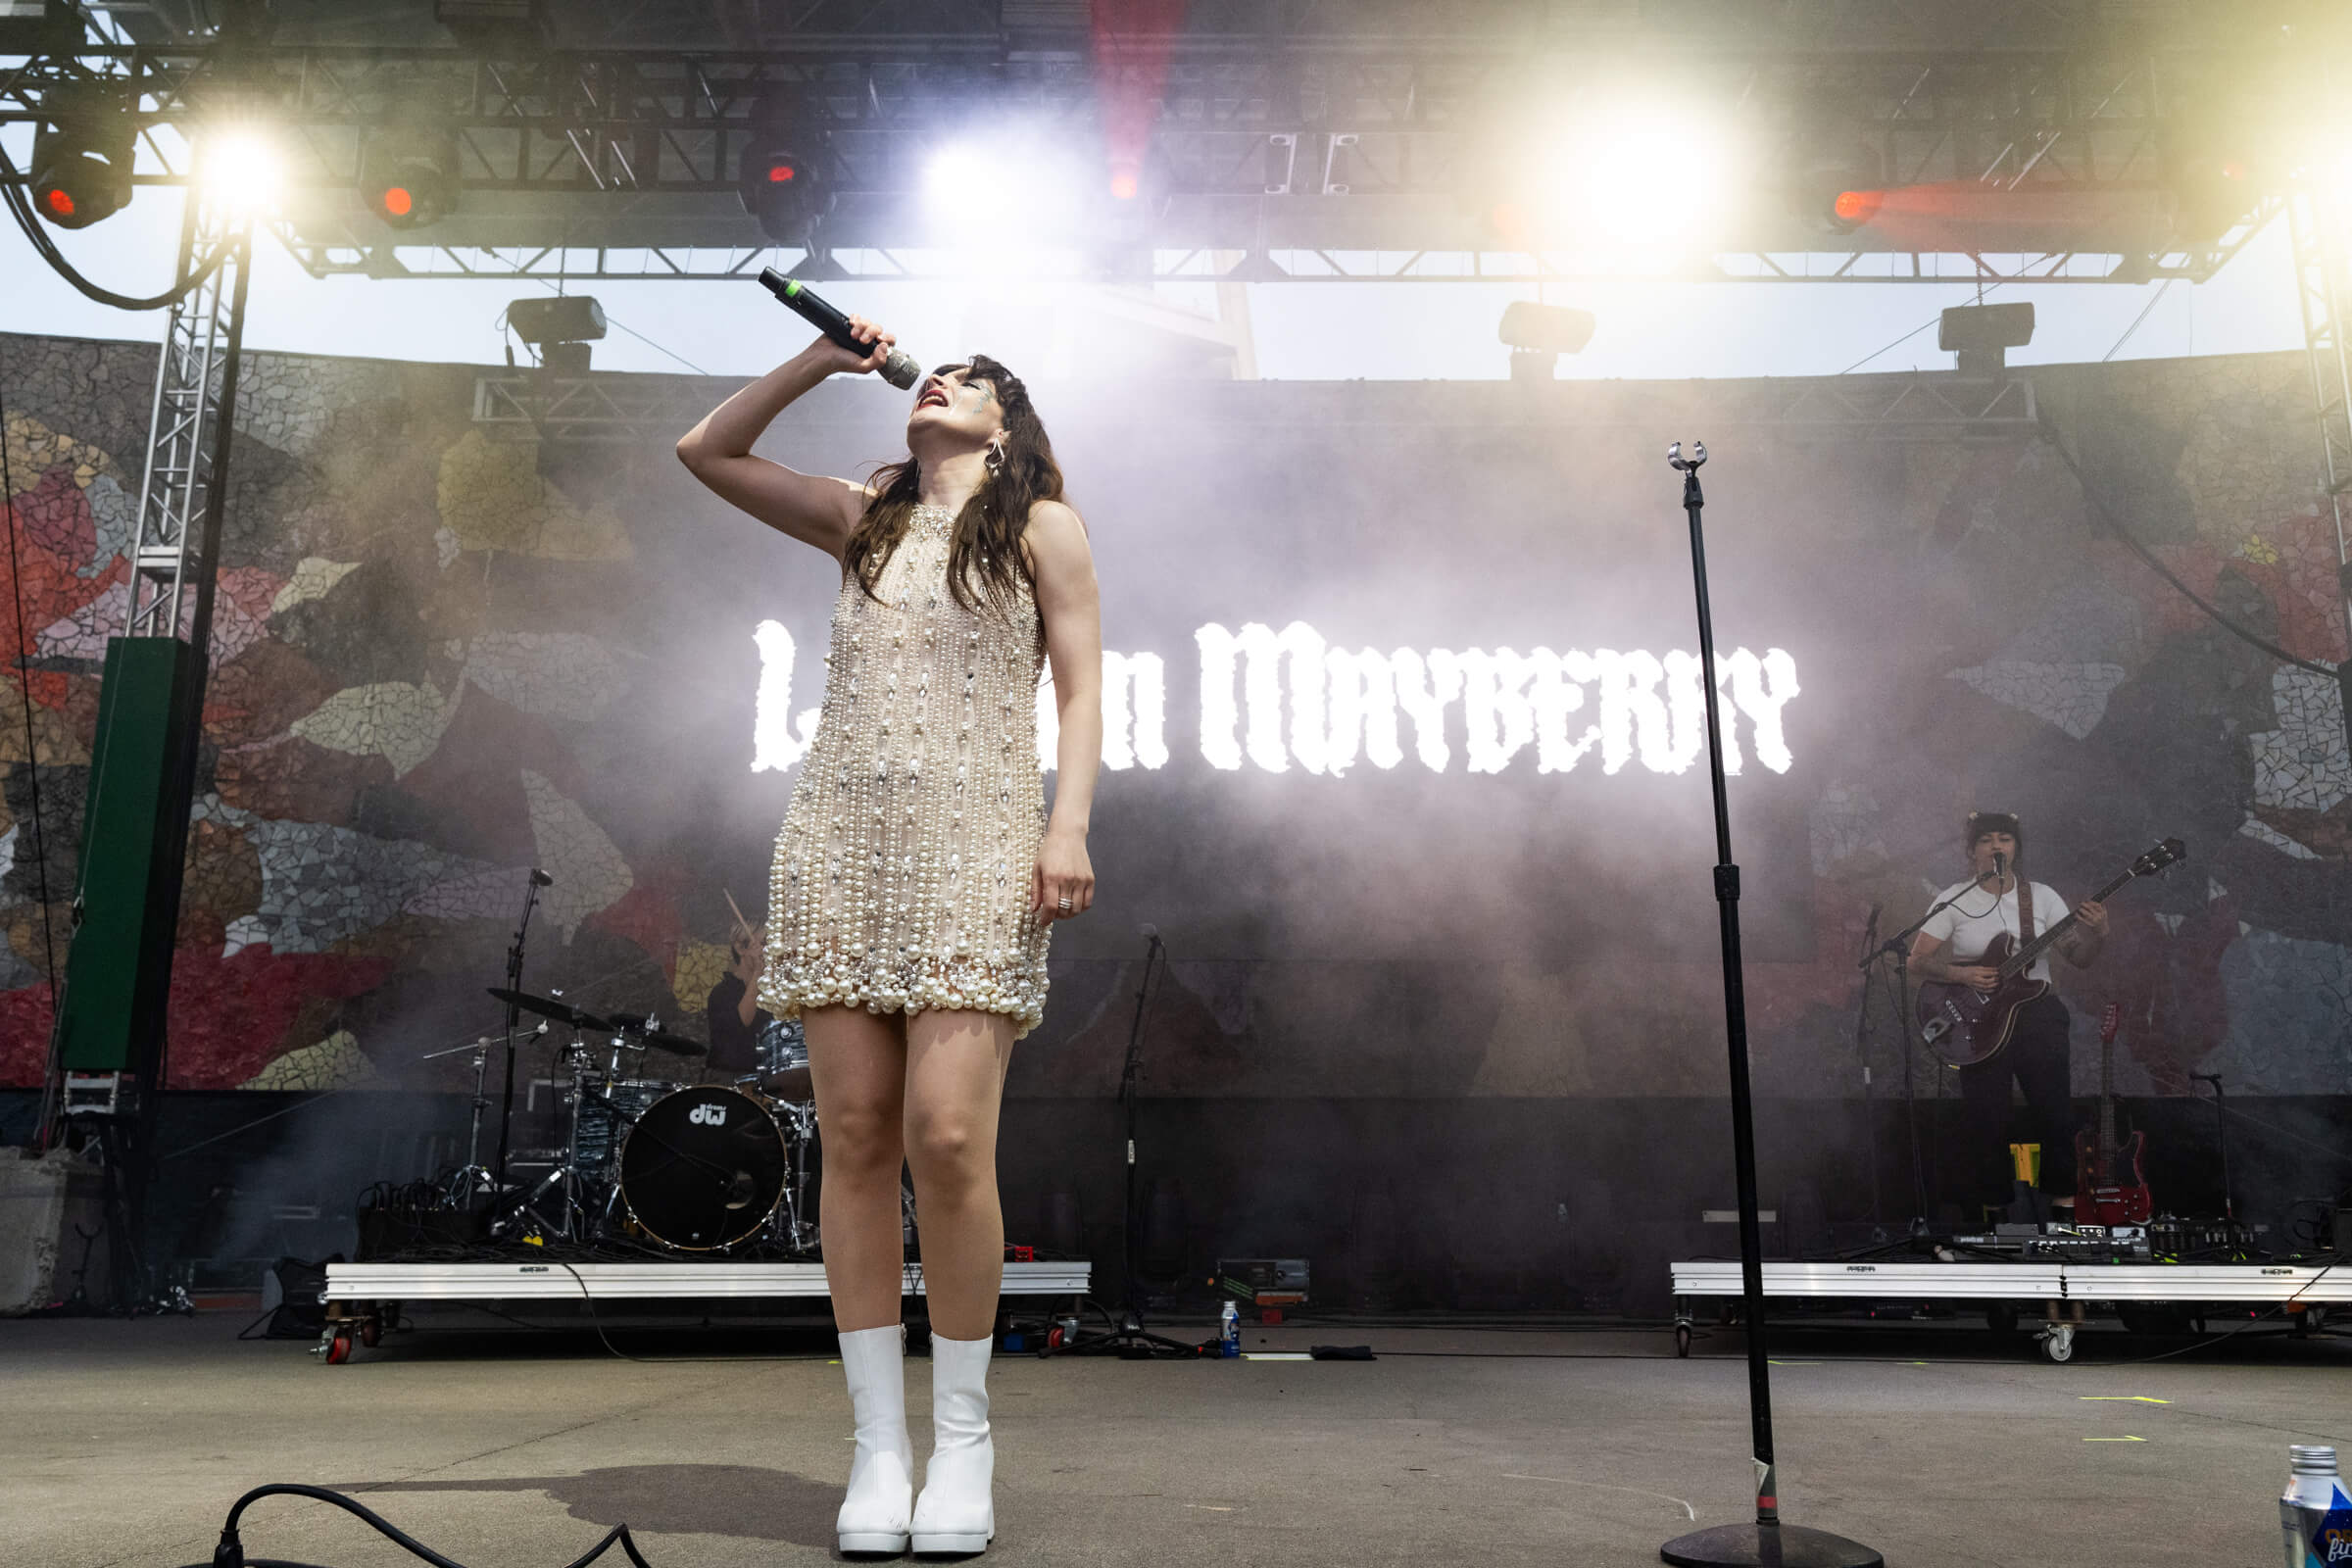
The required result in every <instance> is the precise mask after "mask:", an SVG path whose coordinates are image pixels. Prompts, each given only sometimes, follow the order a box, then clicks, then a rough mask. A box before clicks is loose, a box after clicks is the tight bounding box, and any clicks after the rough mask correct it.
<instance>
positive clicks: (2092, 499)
mask: <svg viewBox="0 0 2352 1568" xmlns="http://www.w3.org/2000/svg"><path fill="white" fill-rule="evenodd" d="M2035 417H2036V419H2037V421H2038V422H2039V424H2040V425H2041V433H2042V438H2043V439H2044V440H2046V441H2048V442H2049V444H2050V449H2051V450H2052V451H2054V452H2056V453H2057V454H2058V461H2059V462H2060V463H2063V464H2065V465H2066V471H2067V472H2069V473H2071V474H2073V475H2074V476H2075V483H2076V484H2077V485H2079V486H2080V487H2081V488H2082V499H2083V500H2085V501H2087V502H2089V503H2090V505H2091V510H2093V511H2094V512H2096V513H2098V515H2099V516H2100V517H2101V518H2102V519H2103V520H2104V521H2105V522H2106V524H2107V527H2108V530H2109V531H2110V532H2111V533H2113V534H2114V535H2115V536H2116V537H2117V538H2118V539H2121V540H2122V541H2123V542H2124V544H2125V545H2126V546H2127V547H2129V548H2130V550H2131V553H2132V554H2133V555H2135V556H2137V557H2138V558H2139V559H2140V560H2141V561H2142V562H2143V563H2145V564H2146V565H2147V567H2148V569H2149V570H2151V571H2153V572H2155V573H2156V575H2157V576H2159V577H2162V578H2163V579H2164V580H2165V581H2166V582H2169V583H2171V584H2172V585H2173V586H2174V587H2175V588H2177V589H2179V590H2180V596H2181V597H2182V598H2183V599H2186V600H2187V601H2188V602H2189V603H2190V604H2192V605H2194V606H2196V607H2197V608H2198V609H2199V610H2202V611H2203V612H2205V613H2206V614H2207V615H2209V616H2211V617H2212V618H2213V620H2214V621H2215V622H2216V623H2217V624H2218V625H2220V626H2221V627H2222V629H2223V630H2225V631H2227V632H2229V633H2230V634H2231V635H2233V636H2235V637H2237V638H2238V639H2239V640H2241V641H2243V642H2246V643H2249V644H2251V645H2253V646H2254V647H2256V648H2259V649H2261V650H2262V651H2263V652H2264V653H2266V654H2268V655H2270V656H2271V657H2272V658H2273V659H2276V660H2278V661H2279V662H2281V663H2287V664H2292V665H2294V666H2295V667H2296V668H2297V669H2308V670H2310V671H2311V672H2312V673H2313V674H2315V675H2326V676H2327V677H2328V678H2329V679H2330V680H2333V679H2335V678H2337V676H2336V670H2335V667H2334V666H2333V665H2331V664H2323V663H2319V662H2316V661H2313V660H2309V659H2305V658H2303V657H2302V656H2300V655H2298V654H2290V653H2288V652H2287V651H2286V650H2285V649H2283V648H2281V647H2279V646H2278V644H2277V643H2275V642H2272V641H2271V640H2270V639H2268V638H2266V637H2264V636H2262V635H2261V634H2259V633H2257V632H2253V631H2249V630H2247V629H2246V628H2245V627H2243V626H2240V625H2239V624H2238V623H2237V622H2236V621H2234V620H2231V619H2230V618H2229V616H2228V615H2225V614H2223V613H2221V612H2220V611H2219V610H2217V609H2215V608H2214V607H2213V606H2212V605H2210V604H2208V603H2206V602H2205V600H2204V599H2203V598H2202V597H2201V596H2200V595H2199V594H2198V593H2197V591H2196V590H2195V589H2194V588H2191V587H2190V586H2189V585H2188V584H2186V583H2184V582H2182V581H2181V580H2180V578H2179V577H2177V576H2175V575H2174V574H2173V569H2172V568H2171V567H2170V566H2167V565H2166V564H2164V563H2163V562H2161V561H2159V560H2157V559H2156V557H2155V555H2154V554H2153V553H2152V552H2151V551H2150V550H2149V549H2148V547H2147V546H2146V545H2143V544H2141V543H2140V542H2139V539H2138V538H2137V536H2135V535H2134V534H2133V533H2132V532H2131V529H2129V528H2127V527H2125V526H2124V525H2123V522H2122V521H2121V519H2119V518H2118V517H2117V516H2116V515H2115V514H2114V513H2113V512H2110V511H2109V510H2108V509H2107V503H2106V502H2104V501H2102V500H2101V499H2099V493H2098V491H2097V490H2095V489H2093V488H2092V487H2091V483H2090V480H2089V479H2087V478H2085V477H2084V476H2083V473H2082V466H2080V465H2078V464H2077V463H2076V462H2075V455H2074V454H2073V453H2071V452H2069V451H2067V450H2066V442H2065V441H2063V440H2061V439H2060V438H2059V435H2058V425H2057V422H2056V421H2055V420H2054V419H2052V418H2051V417H2050V416H2049V414H2048V413H2047V412H2046V411H2036V416H2035Z"/></svg>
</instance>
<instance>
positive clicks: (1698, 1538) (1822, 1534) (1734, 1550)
mask: <svg viewBox="0 0 2352 1568" xmlns="http://www.w3.org/2000/svg"><path fill="white" fill-rule="evenodd" d="M1658 1560H1659V1561H1661V1562H1670V1563H1673V1564H1675V1565H1676V1568H1885V1565H1886V1562H1887V1559H1886V1558H1884V1557H1882V1556H1880V1555H1879V1554H1878V1553H1877V1552H1875V1551H1873V1550H1871V1549H1870V1548H1869V1547H1868V1546H1865V1545H1861V1544H1857V1543H1855V1542H1851V1541H1848V1540H1846V1539H1845V1538H1844V1537H1843V1536H1833V1535H1831V1534H1830V1533H1829V1532H1828V1531H1826V1530H1813V1529H1808V1528H1807V1527H1806V1526H1804V1525H1709V1526H1708V1527H1707V1528H1706V1529H1704V1530H1693V1531H1691V1534H1689V1535H1687V1536H1677V1537H1675V1538H1674V1540H1672V1541H1669V1542H1668V1543H1666V1544H1664V1545H1663V1546H1660V1547H1659V1548H1658Z"/></svg>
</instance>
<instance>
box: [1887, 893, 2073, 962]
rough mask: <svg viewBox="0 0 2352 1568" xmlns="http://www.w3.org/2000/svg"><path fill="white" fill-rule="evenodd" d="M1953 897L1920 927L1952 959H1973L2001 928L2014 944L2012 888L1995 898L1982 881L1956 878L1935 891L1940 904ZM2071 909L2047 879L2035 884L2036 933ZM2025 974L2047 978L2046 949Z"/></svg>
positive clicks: (2015, 904) (2014, 927)
mask: <svg viewBox="0 0 2352 1568" xmlns="http://www.w3.org/2000/svg"><path fill="white" fill-rule="evenodd" d="M1954 898H1956V899H1957V902H1956V903H1954V904H1953V905H1952V906H1951V907H1949V908H1947V909H1939V910H1937V911H1936V913H1935V914H1933V915H1930V916H1929V917H1928V923H1927V924H1926V925H1923V926H1921V927H1920V928H1919V929H1920V932H1921V934H1922V935H1924V936H1931V937H1935V938H1936V940H1938V941H1940V942H1943V943H1945V944H1947V945H1949V946H1950V948H1951V950H1952V951H1951V961H1953V962H1954V963H1970V962H1973V961H1975V960H1976V958H1977V957H1978V956H1981V955H1982V954H1983V953H1984V952H1985V949H1986V948H1989V947H1991V946H1992V939H1993V938H1994V937H1997V936H1999V935H2000V934H2001V933H2002V932H2004V931H2006V932H2008V933H2009V937H2010V942H2011V945H2012V947H2013V948H2014V947H2015V945H2016V939H2017V935H2018V918H2017V890H2016V889H2015V888H2011V889H2010V890H2009V891H2008V892H2006V893H2004V894H2002V895H2001V896H2000V898H1999V899H1997V900H1996V899H1994V898H1993V896H1992V889H1990V888H1988V887H1985V886H1984V885H1983V884H1981V883H1977V882H1955V883H1953V884H1952V885H1951V886H1950V887H1948V888H1945V889H1944V890H1943V891H1942V892H1941V893H1938V894H1936V903H1937V904H1941V903H1943V901H1944V900H1946V899H1954ZM2073 911H2074V906H2073V905H2071V904H2069V903H2067V902H2066V901H2065V900H2064V899H2061V898H2060V897H2058V892H2057V890H2056V889H2055V888H2052V887H2051V886H2050V885H2049V884H2048V883H2047V882H2036V883H2034V935H2035V936H2037V937H2038V936H2040V935H2041V934H2042V933H2043V932H2044V931H2047V930H2048V929H2049V928H2050V927H2051V926H2053V925H2055V924H2057V923H2058V922H2059V921H2060V920H2063V919H2065V918H2066V917H2067V915H2069V914H2070V913H2072V912H2073ZM2026 977H2027V978H2028V979H2030V980H2047V979H2048V978H2049V977H2050V959H2049V955H2048V954H2046V953H2045V954H2044V955H2043V956H2040V957H2038V958H2035V959H2034V966H2033V967H2032V968H2030V969H2028V970H2027V971H2026Z"/></svg>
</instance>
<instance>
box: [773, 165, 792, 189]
mask: <svg viewBox="0 0 2352 1568" xmlns="http://www.w3.org/2000/svg"><path fill="white" fill-rule="evenodd" d="M797 172H799V171H797V170H795V169H794V168H793V167H792V166H791V165H790V164H770V165H768V166H767V182H768V183H769V184H770V185H781V184H783V183H785V182H786V181H788V180H790V179H791V178H792V177H793V175H794V174H796V173H797Z"/></svg>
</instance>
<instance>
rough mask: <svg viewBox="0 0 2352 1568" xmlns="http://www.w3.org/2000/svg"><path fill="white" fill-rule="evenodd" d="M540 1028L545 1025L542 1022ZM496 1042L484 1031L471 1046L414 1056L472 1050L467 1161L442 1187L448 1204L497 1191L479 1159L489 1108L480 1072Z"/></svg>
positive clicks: (485, 1068)
mask: <svg viewBox="0 0 2352 1568" xmlns="http://www.w3.org/2000/svg"><path fill="white" fill-rule="evenodd" d="M540 1027H541V1028H545V1027H546V1025H544V1024H542V1025H541V1026H540ZM496 1044H498V1037H497V1036H495V1035H484V1036H483V1037H482V1038H480V1039H479V1040H476V1041H475V1042H474V1043H473V1044H472V1045H470V1046H452V1047H451V1048H450V1049H449V1050H447V1051H429V1052H427V1053H425V1054H423V1055H422V1056H419V1057H418V1058H417V1059H418V1060H419V1061H432V1060H434V1059H435V1058H437V1057H441V1056H454V1055H456V1054H458V1053H459V1052H461V1051H470V1052H472V1053H473V1115H472V1118H471V1121H470V1123H469V1125H468V1126H467V1127H466V1164H465V1167H464V1168H463V1169H461V1170H458V1171H455V1172H453V1173H452V1174H451V1175H450V1178H449V1180H448V1182H447V1183H446V1184H445V1186H444V1187H443V1189H442V1199H443V1201H444V1203H445V1204H446V1206H448V1207H450V1208H466V1207H468V1206H469V1205H471V1203H472V1202H473V1201H474V1199H475V1197H476V1196H477V1195H478V1196H482V1197H487V1196H489V1195H490V1194H492V1193H495V1192H496V1191H498V1177H497V1176H496V1175H495V1174H494V1173H493V1172H492V1171H491V1169H490V1167H489V1166H487V1165H485V1164H483V1163H482V1112H483V1111H485V1110H488V1109H489V1108H490V1099H489V1096H487V1095H486V1094H484V1093H483V1074H484V1073H485V1072H487V1071H488V1069H489V1065H490V1048H491V1047H492V1046H494V1045H496Z"/></svg>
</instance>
